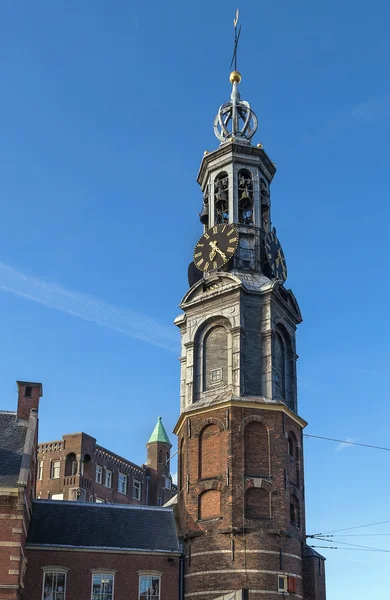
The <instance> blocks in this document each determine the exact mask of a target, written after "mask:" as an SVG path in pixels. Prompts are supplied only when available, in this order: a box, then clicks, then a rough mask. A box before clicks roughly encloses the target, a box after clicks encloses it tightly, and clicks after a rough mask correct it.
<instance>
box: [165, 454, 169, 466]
mask: <svg viewBox="0 0 390 600" xmlns="http://www.w3.org/2000/svg"><path fill="white" fill-rule="evenodd" d="M165 464H166V465H169V452H165Z"/></svg>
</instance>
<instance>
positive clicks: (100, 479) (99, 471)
mask: <svg viewBox="0 0 390 600" xmlns="http://www.w3.org/2000/svg"><path fill="white" fill-rule="evenodd" d="M95 481H96V483H100V484H101V483H103V467H101V466H100V465H96V477H95Z"/></svg>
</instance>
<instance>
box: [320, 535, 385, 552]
mask: <svg viewBox="0 0 390 600" xmlns="http://www.w3.org/2000/svg"><path fill="white" fill-rule="evenodd" d="M316 539H317V540H320V541H321V542H327V541H328V540H327V539H326V538H320V537H318V538H316ZM330 541H332V543H335V544H343V546H352V547H353V548H359V549H360V550H372V551H375V552H387V553H390V550H388V549H385V548H373V547H372V546H363V545H362V544H351V543H350V542H341V541H340V540H329V542H330ZM324 548H326V546H324ZM347 549H348V550H349V548H345V550H347Z"/></svg>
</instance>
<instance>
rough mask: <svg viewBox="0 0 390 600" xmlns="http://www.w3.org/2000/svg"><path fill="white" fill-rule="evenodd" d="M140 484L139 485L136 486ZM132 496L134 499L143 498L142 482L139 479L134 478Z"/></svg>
mask: <svg viewBox="0 0 390 600" xmlns="http://www.w3.org/2000/svg"><path fill="white" fill-rule="evenodd" d="M136 484H138V487H137V486H136ZM132 496H133V498H134V500H141V497H142V482H141V481H138V479H133V489H132Z"/></svg>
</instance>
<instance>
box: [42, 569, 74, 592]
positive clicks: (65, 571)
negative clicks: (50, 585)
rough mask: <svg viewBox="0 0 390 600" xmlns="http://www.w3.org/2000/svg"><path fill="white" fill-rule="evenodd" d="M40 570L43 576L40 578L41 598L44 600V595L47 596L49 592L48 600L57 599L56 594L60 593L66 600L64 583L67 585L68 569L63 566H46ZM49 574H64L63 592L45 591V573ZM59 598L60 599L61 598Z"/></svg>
mask: <svg viewBox="0 0 390 600" xmlns="http://www.w3.org/2000/svg"><path fill="white" fill-rule="evenodd" d="M42 571H43V578H42V600H45V599H46V597H49V594H50V600H59V598H58V594H60V595H61V596H62V598H63V600H66V585H67V579H68V577H67V574H68V569H66V568H63V567H57V566H47V567H42ZM49 574H55V575H64V579H65V583H64V591H63V592H58V591H56V592H53V591H52V592H45V579H46V575H49ZM62 598H61V600H62Z"/></svg>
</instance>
